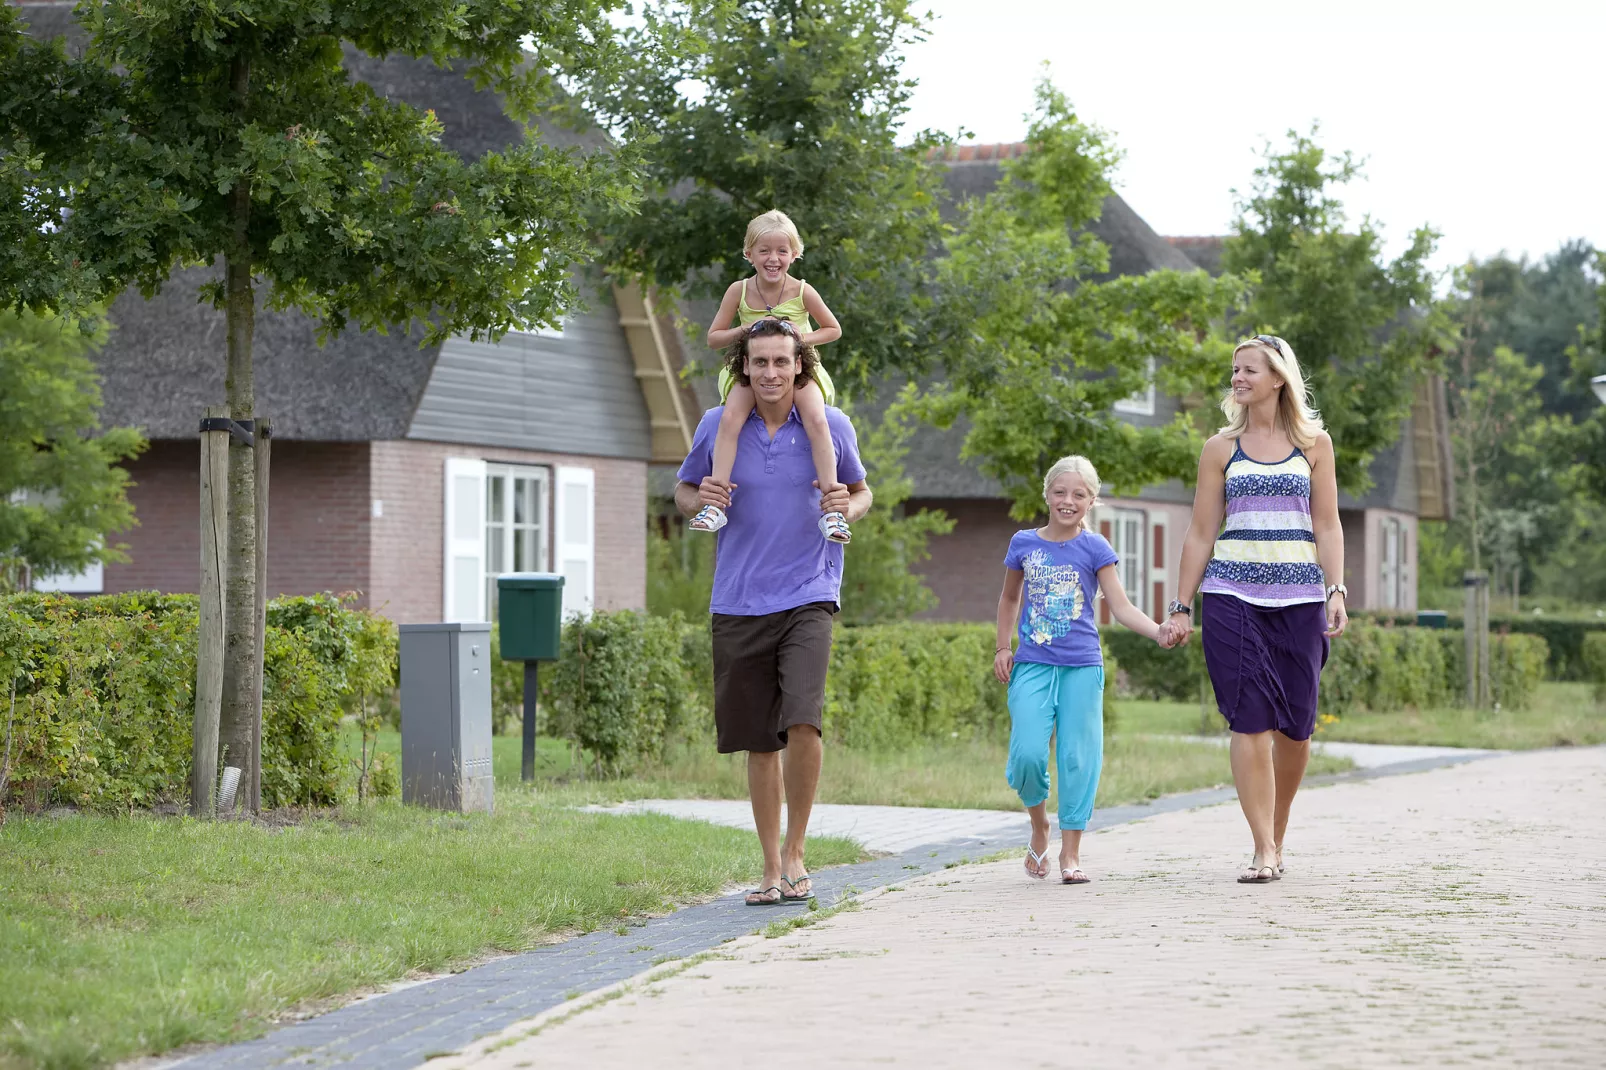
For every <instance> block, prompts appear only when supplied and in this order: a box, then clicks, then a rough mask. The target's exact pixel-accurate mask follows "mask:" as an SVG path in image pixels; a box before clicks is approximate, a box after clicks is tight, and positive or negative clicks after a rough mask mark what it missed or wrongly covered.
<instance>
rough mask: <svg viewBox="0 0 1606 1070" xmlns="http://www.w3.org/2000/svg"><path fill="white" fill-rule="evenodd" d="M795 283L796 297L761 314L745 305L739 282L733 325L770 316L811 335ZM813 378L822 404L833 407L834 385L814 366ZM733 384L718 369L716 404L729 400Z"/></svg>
mask: <svg viewBox="0 0 1606 1070" xmlns="http://www.w3.org/2000/svg"><path fill="white" fill-rule="evenodd" d="M797 282H798V287H797V296H796V297H793V298H790V299H788V300H785V301H782V302H781V303H780V304H778V305H776V306H775V307H774V308H772V309H770V310H769V311H767V312H761V311H759V310H758V309H756V308H754V307H753V306H752V305H749V304H748V303H747V280H746V279H743V280H742V296H741V299H740V300H738V301H737V302H736V319H737V322H739V323H740V324H741V325H742V326H743V327H746V326H747V325H748V324H750V323H756V322H758V321H759V320H761V319H764V318H765V317H766V316H773V317H775V318H776V319H781V320H787V321H789V322H790V323H791V324H792V326H794V327H796V328H797V329H798V330H800V331H802V332H803V333H804V334H807V333H808V332H810V331H812V330H813V329H814V326H813V324H811V323H809V314H808V310H807V309H805V308H804V307H803V280H802V279H799V280H797ZM815 378H816V380H817V381H818V383H819V387H820V393H821V394H823V395H825V403H826V404H827V405H835V404H836V384H835V383H833V382H832V381H831V374H830V373H829V372H827V371H826V370H825V366H824V365H818V366H817V374H816V376H815ZM735 382H736V380H735V378H733V377H732V376H731V372H730V369H729V368H725V367H722V368H720V369H719V400H720V403H721V404H723V403H724V401H725V399H726V398H728V397H730V393H731V385H732V384H733V383H735Z"/></svg>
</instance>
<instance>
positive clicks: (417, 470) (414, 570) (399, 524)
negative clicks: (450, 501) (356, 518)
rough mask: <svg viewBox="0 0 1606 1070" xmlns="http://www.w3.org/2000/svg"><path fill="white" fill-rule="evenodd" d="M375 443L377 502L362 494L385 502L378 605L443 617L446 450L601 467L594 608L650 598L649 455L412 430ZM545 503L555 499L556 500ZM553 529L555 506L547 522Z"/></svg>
mask: <svg viewBox="0 0 1606 1070" xmlns="http://www.w3.org/2000/svg"><path fill="white" fill-rule="evenodd" d="M372 445H373V455H372V457H373V463H372V469H371V481H370V484H369V490H368V498H369V499H370V502H369V503H365V504H370V505H371V502H372V501H378V502H380V503H382V504H381V505H380V507H379V511H381V512H382V513H383V515H382V516H380V517H376V518H373V520H372V524H373V540H372V543H371V558H370V563H369V575H370V576H371V577H372V586H371V592H372V593H371V596H370V598H371V601H372V603H373V605H374V606H375V608H377V609H379V610H380V611H381V612H383V613H384V614H385V615H386V616H388V617H390V618H392V619H393V620H395V621H398V622H399V623H402V624H410V623H422V622H427V621H435V620H440V619H441V614H442V607H441V600H442V598H443V596H444V595H443V591H444V584H445V581H444V578H443V576H442V572H441V569H442V561H443V557H444V549H443V547H444V543H445V540H446V529H445V517H444V509H445V496H446V489H445V480H446V459H447V458H448V457H474V458H478V459H480V460H484V461H491V462H500V463H504V464H539V465H549V466H552V467H554V468H555V467H557V466H558V465H570V466H576V467H584V468H590V469H592V470H593V471H594V472H595V473H596V494H595V511H596V530H595V544H594V547H593V551H592V552H593V555H594V560H595V562H596V564H595V571H596V589H595V599H596V608H597V609H642V608H645V606H646V604H647V527H646V523H645V517H646V503H647V465H646V462H645V461H632V460H621V459H618V458H611V457H574V456H568V455H564V454H555V453H536V452H532V451H529V450H515V449H503V448H501V447H494V446H463V445H458V444H455V443H447V442H418V441H413V440H410V439H409V440H403V441H391V442H375V443H373V444H372ZM548 507H549V509H550V502H549V503H548ZM371 511H372V510H371ZM551 530H552V525H551V515H550V512H549V514H548V517H547V531H548V532H549V533H550V532H551Z"/></svg>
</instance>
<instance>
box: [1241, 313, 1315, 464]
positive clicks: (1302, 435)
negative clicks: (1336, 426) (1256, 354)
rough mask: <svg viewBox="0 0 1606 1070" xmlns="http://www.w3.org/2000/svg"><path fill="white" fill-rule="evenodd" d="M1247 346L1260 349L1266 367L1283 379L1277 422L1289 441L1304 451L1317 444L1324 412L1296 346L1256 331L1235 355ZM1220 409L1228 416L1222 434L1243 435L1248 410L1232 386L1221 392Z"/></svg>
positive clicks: (1246, 425)
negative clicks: (1308, 382) (1312, 398)
mask: <svg viewBox="0 0 1606 1070" xmlns="http://www.w3.org/2000/svg"><path fill="white" fill-rule="evenodd" d="M1245 349H1258V350H1260V351H1261V352H1262V353H1264V354H1266V366H1267V367H1268V368H1270V369H1271V372H1272V374H1273V375H1275V376H1277V378H1279V379H1281V380H1282V381H1283V389H1282V391H1281V394H1280V396H1279V397H1278V398H1277V422H1278V423H1279V424H1280V425H1282V429H1283V430H1284V431H1286V432H1287V433H1288V438H1289V441H1291V442H1292V443H1293V444H1294V445H1295V446H1298V447H1299V448H1300V449H1302V450H1308V449H1310V448H1311V447H1312V446H1314V445H1316V436H1317V435H1318V434H1319V433H1320V432H1321V430H1322V414H1321V413H1319V412H1317V411H1316V409H1315V407H1314V406H1312V405H1311V403H1310V390H1309V389H1308V388H1307V387H1306V386H1305V373H1304V372H1302V371H1301V370H1300V367H1299V358H1297V357H1295V356H1294V350H1293V348H1292V347H1291V346H1290V345H1289V344H1288V343H1287V342H1285V341H1283V340H1282V339H1281V338H1278V337H1276V336H1275V335H1269V334H1257V335H1255V337H1253V338H1246V339H1245V340H1243V341H1242V342H1239V343H1238V344H1237V346H1235V347H1234V348H1233V351H1232V355H1233V356H1234V357H1237V356H1238V354H1239V353H1240V352H1242V351H1243V350H1245ZM1221 411H1222V412H1223V413H1225V414H1226V416H1227V426H1226V427H1223V428H1222V429H1221V433H1222V434H1224V435H1232V436H1234V437H1236V436H1238V435H1241V434H1243V433H1244V430H1245V429H1246V428H1247V427H1248V426H1249V410H1248V409H1247V408H1245V407H1244V406H1242V405H1240V404H1238V402H1237V401H1235V400H1233V396H1232V388H1231V387H1228V388H1227V392H1226V393H1225V394H1224V395H1222V398H1221Z"/></svg>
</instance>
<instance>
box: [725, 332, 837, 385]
mask: <svg viewBox="0 0 1606 1070" xmlns="http://www.w3.org/2000/svg"><path fill="white" fill-rule="evenodd" d="M775 336H780V337H782V338H790V339H792V341H793V343H794V345H793V353H794V355H795V356H796V357H797V361H798V372H797V380H796V382H795V383H794V385H795V386H802V385H803V384H804V383H817V382H819V379H818V377H817V376H816V373H815V369H816V368H818V367H819V366H820V354H819V353H818V352H816V351H815V348H814V347H813V346H811V345H809V344H808V343H807V342H805V341H803V335H802V334H800V333H799V332H798V329H797V328H796V327H794V326H793V325H792V324H791V323H790V322H788V321H787V320H778V319H761V320H755V321H754V322H753V323H752V324H750V325H748V327H747V328H746V329H745V330H743V331H742V336H741V337H740V338H738V339H737V340H736V344H735V345H733V346H731V347H730V350H729V351H728V352H727V354H726V357H725V367H726V369H727V370H729V371H730V373H731V377H732V378H733V379H735V380H736V381H737V382H738V383H741V384H742V385H743V386H745V387H751V386H752V385H753V384H752V381H751V380H749V379H748V377H747V371H746V364H747V344H748V342H750V341H751V340H752V339H754V338H771V337H775Z"/></svg>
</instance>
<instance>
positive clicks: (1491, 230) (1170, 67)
mask: <svg viewBox="0 0 1606 1070" xmlns="http://www.w3.org/2000/svg"><path fill="white" fill-rule="evenodd" d="M926 6H927V7H928V8H929V10H931V11H932V13H933V14H934V15H935V16H936V17H935V18H934V19H933V20H932V27H933V29H932V33H931V35H930V37H929V39H928V40H927V41H925V42H924V43H921V44H917V45H914V46H912V47H911V48H910V49H909V51H908V57H907V59H908V62H907V64H906V66H905V72H906V73H907V74H908V75H910V76H911V77H914V78H917V79H918V80H919V82H920V85H919V88H918V89H917V90H916V91H915V96H914V101H913V104H914V110H913V114H912V115H911V116H910V122H911V125H912V126H913V127H915V128H921V127H936V128H939V129H944V130H947V131H949V132H950V133H952V132H954V131H955V130H956V129H957V128H959V127H964V128H965V129H967V130H969V131H972V132H974V133H975V135H976V137H975V141H976V142H977V143H981V142H993V141H1018V140H1020V139H1021V138H1022V137H1023V136H1024V135H1025V132H1026V118H1025V113H1026V112H1027V111H1028V110H1029V109H1030V107H1031V103H1032V90H1033V85H1034V83H1035V81H1036V79H1037V78H1038V77H1039V74H1040V72H1041V71H1042V69H1043V68H1042V64H1043V63H1044V62H1045V61H1047V62H1048V63H1049V67H1048V72H1049V76H1050V77H1051V78H1052V80H1053V81H1054V84H1055V85H1057V86H1059V88H1060V89H1062V90H1063V91H1064V92H1065V93H1066V94H1067V95H1068V96H1069V97H1070V98H1071V102H1072V103H1073V104H1074V105H1075V106H1076V108H1077V111H1078V112H1079V114H1080V115H1081V116H1082V117H1083V118H1084V119H1086V120H1088V121H1091V122H1093V123H1096V124H1097V125H1099V126H1103V127H1105V128H1106V129H1108V130H1110V131H1112V132H1113V133H1114V134H1115V136H1116V141H1117V143H1118V144H1119V145H1120V147H1121V148H1122V149H1123V150H1124V151H1125V153H1126V158H1125V160H1124V161H1123V163H1122V165H1121V167H1120V170H1119V173H1118V175H1117V188H1118V191H1119V192H1120V193H1121V194H1122V196H1124V197H1125V198H1126V199H1127V201H1128V202H1129V203H1130V204H1131V205H1132V207H1133V209H1135V210H1136V211H1137V212H1138V214H1139V215H1141V216H1143V217H1144V218H1145V219H1146V220H1148V222H1149V224H1150V225H1151V226H1153V227H1154V228H1155V230H1157V231H1159V232H1160V233H1161V234H1168V235H1174V234H1221V233H1225V232H1226V228H1227V226H1228V224H1229V222H1230V221H1231V219H1232V218H1233V212H1232V195H1231V192H1230V191H1231V190H1232V189H1233V188H1234V187H1236V188H1238V189H1247V188H1248V185H1249V181H1250V178H1251V172H1252V170H1253V168H1254V166H1255V162H1256V155H1255V153H1256V151H1257V150H1258V149H1259V148H1260V147H1261V146H1262V145H1263V144H1264V143H1265V141H1266V140H1267V139H1268V138H1270V139H1272V140H1274V141H1276V142H1278V143H1281V142H1282V141H1283V140H1284V138H1283V135H1284V132H1285V131H1286V130H1288V129H1289V128H1290V127H1295V128H1298V129H1300V130H1302V131H1303V130H1309V128H1310V124H1311V122H1312V120H1319V121H1320V123H1321V127H1322V129H1321V134H1320V141H1321V143H1322V144H1323V146H1324V147H1327V148H1330V149H1335V150H1336V149H1350V150H1352V151H1354V152H1355V153H1356V154H1357V155H1360V156H1364V157H1366V160H1367V163H1366V177H1365V179H1364V180H1362V181H1360V182H1357V183H1354V184H1352V185H1351V186H1349V187H1348V191H1347V193H1345V194H1343V199H1344V200H1345V203H1346V207H1347V208H1348V209H1349V211H1350V212H1351V215H1352V216H1353V217H1357V218H1358V217H1359V216H1360V215H1361V214H1362V213H1366V212H1369V213H1371V215H1372V216H1373V218H1374V219H1376V220H1378V221H1380V222H1381V223H1383V224H1384V228H1385V229H1384V233H1385V236H1386V237H1387V238H1388V239H1389V244H1390V249H1391V251H1392V250H1397V249H1398V248H1399V247H1400V246H1401V245H1402V244H1403V243H1404V241H1405V238H1406V236H1407V234H1408V233H1409V232H1410V230H1411V229H1412V228H1414V227H1416V226H1419V225H1422V224H1429V225H1432V226H1433V227H1435V228H1436V229H1438V230H1439V231H1441V232H1442V233H1443V235H1444V237H1443V239H1442V241H1441V243H1440V252H1439V255H1438V257H1437V262H1438V264H1439V265H1440V266H1444V265H1448V264H1451V263H1459V262H1461V261H1463V260H1465V259H1466V257H1467V256H1468V255H1476V256H1479V257H1485V256H1489V255H1492V254H1494V253H1497V252H1499V251H1501V250H1506V251H1507V252H1510V253H1512V254H1521V253H1527V254H1529V255H1530V256H1536V257H1537V256H1541V255H1543V254H1544V253H1547V252H1549V251H1551V250H1553V249H1555V248H1556V247H1557V246H1558V245H1559V244H1560V243H1561V242H1562V241H1563V240H1565V239H1568V238H1585V239H1588V240H1589V241H1591V242H1593V243H1594V244H1595V245H1596V246H1597V247H1606V2H1603V0H1573V2H1571V3H1567V2H1558V0H1506V2H1505V3H1492V2H1488V0H1460V2H1455V3H1449V2H1441V0H1392V2H1379V0H1346V2H1343V3H1332V2H1325V0H1323V2H1308V3H1298V2H1289V0H1281V2H1266V0H1193V2H1179V0H1103V2H1089V0H929V3H928V4H927V5H926Z"/></svg>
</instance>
